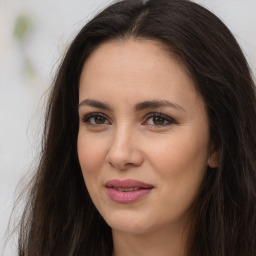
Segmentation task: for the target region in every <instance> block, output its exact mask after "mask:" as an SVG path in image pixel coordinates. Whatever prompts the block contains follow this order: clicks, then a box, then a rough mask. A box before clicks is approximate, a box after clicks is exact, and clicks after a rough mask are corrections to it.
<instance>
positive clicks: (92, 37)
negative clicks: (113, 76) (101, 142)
mask: <svg viewBox="0 0 256 256" xmlns="http://www.w3.org/2000/svg"><path fill="white" fill-rule="evenodd" d="M131 37H132V38H135V39H150V40H157V41H160V42H162V43H163V44H164V45H165V46H166V48H167V49H168V51H169V52H170V53H172V54H175V55H176V56H178V57H179V59H181V60H182V63H183V64H184V66H185V67H186V69H187V70H188V72H189V74H190V75H191V76H192V77H193V79H194V83H195V87H196V89H197V91H198V92H199V93H200V94H201V96H202V97H203V99H204V101H205V103H206V106H207V111H208V116H209V120H210V134H211V139H212V141H213V142H214V144H215V146H216V149H218V150H219V152H220V165H219V167H218V168H215V169H210V168H208V170H207V171H206V176H205V178H204V181H203V184H202V188H201V191H200V195H199V197H198V199H197V200H196V202H195V206H196V207H195V209H196V214H195V219H194V221H193V223H194V225H193V229H192V230H191V234H190V237H189V241H188V252H187V255H189V256H210V255H212V256H236V255H237V256H244V255H246V256H255V255H256V238H255V237H256V210H255V209H256V160H255V158H256V93H255V87H254V83H253V80H252V78H251V75H250V71H249V68H248V65H247V62H246V59H245V57H244V55H243V53H242V51H241V49H240V47H239V46H238V44H237V42H236V40H235V38H234V37H233V35H232V34H231V33H230V31H229V30H228V29H227V27H226V26H225V25H224V24H223V23H222V22H221V21H220V20H219V19H218V18H217V17H216V16H215V15H213V14H212V13H211V12H209V11H208V10H206V9H205V8H203V7H201V6H200V5H198V4H195V3H193V2H191V1H187V0H149V1H142V0H126V1H120V2H117V3H114V4H112V5H111V6H110V7H108V8H106V9H105V10H103V11H102V12H101V13H100V14H98V15H97V16H96V17H95V18H93V19H92V20H91V21H90V22H89V23H88V24H86V25H85V26H84V27H83V28H82V30H81V31H80V32H79V34H78V35H77V36H76V38H75V39H74V41H73V42H72V44H71V45H70V47H69V49H68V51H67V53H66V55H65V57H64V59H63V61H62V63H61V65H60V68H59V70H58V73H57V75H56V79H55V81H54V85H53V87H52V91H51V95H50V98H49V102H48V109H47V113H46V119H45V130H44V136H43V141H42V153H41V160H40V164H39V166H38V169H37V172H36V175H35V177H34V178H33V180H32V183H31V184H32V187H31V192H30V198H29V201H28V203H27V206H26V208H25V211H24V214H23V218H22V220H21V224H20V238H19V255H20V256H25V255H26V256H30V255H31V256H37V255H40V256H46V255H51V256H52V255H58V256H59V255H70V256H71V255H86V256H92V255H94V256H95V255H96V256H104V255H111V252H112V247H113V244H112V235H111V229H110V227H109V226H107V224H106V223H105V221H104V220H103V219H102V217H101V216H100V215H99V213H98V211H97V210H96V208H95V207H94V205H93V203H92V201H91V199H90V197H89V194H88V192H87V189H86V187H85V184H84V180H83V177H82V173H81V169H80V166H79V162H78V157H77V134H78V122H79V119H78V84H79V78H80V73H81V69H82V67H83V64H84V62H85V61H86V59H87V58H88V56H89V55H90V54H91V53H92V52H93V51H94V50H95V49H96V48H97V47H98V46H99V45H100V44H102V43H103V42H106V41H108V40H120V39H121V40H125V39H127V38H131Z"/></svg>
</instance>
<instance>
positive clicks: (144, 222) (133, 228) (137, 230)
mask: <svg viewBox="0 0 256 256" xmlns="http://www.w3.org/2000/svg"><path fill="white" fill-rule="evenodd" d="M104 219H105V221H106V222H107V224H108V225H109V226H110V227H111V229H112V230H115V231H118V232H124V233H129V234H143V233H147V232H149V231H150V230H152V226H154V225H153V223H152V222H151V221H150V220H149V219H148V218H146V216H138V214H130V213H127V212H125V213H124V212H123V213H119V214H111V216H106V218H104Z"/></svg>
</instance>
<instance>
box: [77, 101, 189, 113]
mask: <svg viewBox="0 0 256 256" xmlns="http://www.w3.org/2000/svg"><path fill="white" fill-rule="evenodd" d="M81 106H90V107H95V108H99V109H104V110H110V111H112V108H111V107H110V106H109V105H107V104H105V103H103V102H100V101H97V100H92V99H86V100H83V101H82V102H81V103H80V104H79V107H81ZM161 107H171V108H174V109H176V110H182V111H185V112H186V110H185V109H184V108H183V107H181V106H180V105H178V104H176V103H172V102H170V101H167V100H151V101H143V102H140V103H138V104H136V105H135V110H136V111H142V110H145V109H156V108H161Z"/></svg>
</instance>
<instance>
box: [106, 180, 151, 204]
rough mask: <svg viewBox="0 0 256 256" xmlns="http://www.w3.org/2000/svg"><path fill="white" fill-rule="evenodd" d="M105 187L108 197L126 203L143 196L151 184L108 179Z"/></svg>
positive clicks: (149, 190)
mask: <svg viewBox="0 0 256 256" xmlns="http://www.w3.org/2000/svg"><path fill="white" fill-rule="evenodd" d="M105 188H106V191H107V194H108V196H109V197H110V199H111V200H112V201H114V202H116V203H121V204H128V203H133V202H136V201H138V200H140V199H142V198H144V197H145V196H146V195H147V194H149V193H150V192H151V190H152V189H153V186H152V185H151V184H146V183H144V182H141V181H137V180H130V179H129V180H110V181H108V182H106V184H105Z"/></svg>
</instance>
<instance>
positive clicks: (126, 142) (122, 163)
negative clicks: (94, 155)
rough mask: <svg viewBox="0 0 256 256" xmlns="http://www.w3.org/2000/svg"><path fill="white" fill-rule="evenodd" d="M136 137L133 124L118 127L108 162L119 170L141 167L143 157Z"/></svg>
mask: <svg viewBox="0 0 256 256" xmlns="http://www.w3.org/2000/svg"><path fill="white" fill-rule="evenodd" d="M136 137H137V136H136V129H135V128H134V127H133V126H132V125H131V124H125V123H124V124H120V125H118V126H117V127H116V128H115V129H114V131H113V134H112V138H111V143H110V146H109V150H108V154H107V162H108V163H110V164H111V165H112V166H114V167H115V168H118V169H124V168H126V167H127V166H130V165H135V166H138V165H140V164H141V163H142V161H143V156H142V152H141V151H140V149H139V145H138V141H137V140H136Z"/></svg>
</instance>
